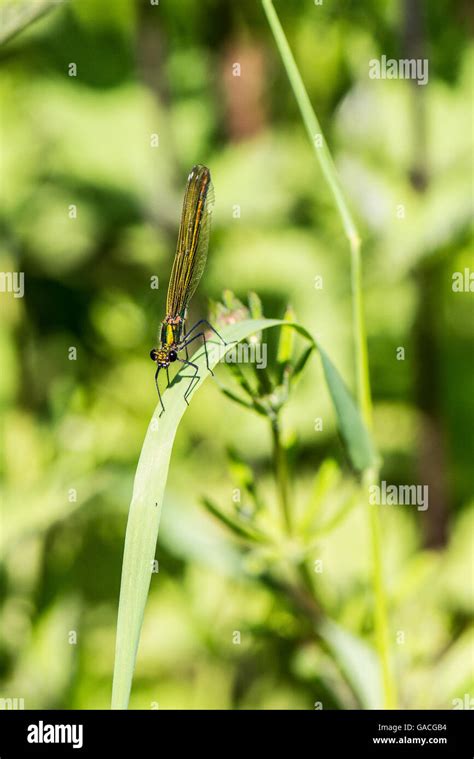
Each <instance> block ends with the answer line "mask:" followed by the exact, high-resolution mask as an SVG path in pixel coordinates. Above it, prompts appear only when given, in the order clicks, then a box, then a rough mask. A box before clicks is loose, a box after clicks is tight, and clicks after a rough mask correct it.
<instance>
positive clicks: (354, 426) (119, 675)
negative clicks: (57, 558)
mask: <svg viewBox="0 0 474 759" xmlns="http://www.w3.org/2000/svg"><path fill="white" fill-rule="evenodd" d="M283 324H284V325H285V326H288V322H285V321H282V320H280V319H252V320H248V321H243V322H238V323H236V324H233V325H229V326H227V327H225V328H224V329H223V330H222V336H223V338H224V339H225V340H226V341H227V342H228V343H231V341H240V340H244V339H246V338H247V337H249V336H250V335H252V334H253V333H255V332H259V331H261V330H264V329H268V328H269V327H276V326H281V325H283ZM292 326H293V327H294V329H295V330H296V331H297V332H298V333H299V334H301V335H302V336H303V337H305V338H306V339H307V340H309V341H310V343H312V344H313V345H316V343H315V341H314V339H313V338H312V337H311V335H310V334H309V333H308V332H307V331H306V330H305V329H304V328H303V327H301V326H300V325H299V324H293V325H292ZM232 347H233V343H232V344H228V345H227V346H225V347H224V346H222V345H219V344H217V343H214V342H212V343H211V342H209V341H208V354H209V365H210V366H211V367H215V366H216V364H217V363H218V360H219V357H220V356H222V355H223V354H224V353H225V352H227V350H230V349H231V348H232ZM321 355H322V356H324V359H323V366H325V367H326V368H325V376H326V380H327V381H328V385H329V389H330V393H331V397H332V398H333V401H335V399H337V403H336V402H334V406H335V410H336V414H337V416H338V424H339V428H340V430H341V434H342V437H343V439H344V440H345V442H346V445H347V446H348V451H349V453H350V455H351V456H354V457H355V459H356V461H360V460H364V456H367V444H366V436H367V435H368V432H367V430H366V429H365V427H364V423H363V421H362V419H361V417H360V415H359V412H358V410H357V407H356V405H355V403H354V401H353V400H352V399H351V397H350V395H349V392H348V391H347V389H346V387H345V385H344V382H343V381H342V379H341V378H340V376H339V375H338V373H337V370H336V369H335V367H334V366H333V365H332V364H330V362H329V358H328V356H327V355H326V354H325V353H324V352H322V351H321ZM192 361H193V362H195V363H196V364H197V365H198V367H199V381H198V382H197V383H196V384H195V387H194V390H193V391H192V393H191V396H193V395H194V393H195V392H196V391H197V389H198V388H199V387H200V385H201V384H202V383H203V382H204V381H205V380H206V379H207V377H209V376H210V375H209V372H208V371H207V368H206V361H205V354H204V350H203V348H200V349H199V350H198V351H197V353H196V354H195V355H194V356H193V358H192ZM328 367H330V369H329V370H328ZM184 373H185V374H187V372H184ZM188 382H189V379H183V378H182V377H180V375H178V376H177V378H176V379H175V380H174V381H173V384H172V385H171V387H170V388H168V389H167V390H166V391H165V393H164V394H163V400H164V403H165V407H166V412H165V413H164V414H163V415H162V416H161V418H160V417H159V413H160V406H159V405H157V407H156V409H155V412H154V414H153V417H152V419H151V422H150V425H149V427H148V431H147V434H146V436H145V441H144V443H143V447H142V451H141V454H140V459H139V462H138V467H137V471H136V475H135V482H134V485H133V494H132V501H131V504H130V510H129V515H128V522H127V530H126V536H125V548H124V556H123V564H122V581H121V586H120V600H119V611H118V620H117V639H116V650H115V666H114V680H113V688H112V708H113V709H126V708H127V706H128V700H129V697H130V690H131V685H132V679H133V670H134V667H135V659H136V654H137V650H138V643H139V640H140V632H141V626H142V621H143V615H144V612H145V605H146V599H147V596H148V591H149V587H150V581H151V574H152V562H153V559H154V557H155V550H156V542H157V538H158V530H159V525H160V516H161V508H162V504H163V496H164V491H165V485H166V479H167V476H168V468H169V462H170V457H171V451H172V449H173V443H174V438H175V435H176V431H177V428H178V425H179V422H180V420H181V417H182V416H183V414H184V412H185V411H186V409H187V406H186V403H185V401H184V397H183V396H184V390H185V389H186V387H187V383H188ZM150 384H151V387H152V383H150ZM351 404H352V405H351ZM341 414H347V415H348V419H349V423H347V422H346V419H345V418H343V417H342V416H341ZM358 446H361V449H362V450H363V451H364V453H363V454H359V453H358V451H357V448H358ZM353 463H354V462H353Z"/></svg>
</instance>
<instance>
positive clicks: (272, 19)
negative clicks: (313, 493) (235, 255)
mask: <svg viewBox="0 0 474 759" xmlns="http://www.w3.org/2000/svg"><path fill="white" fill-rule="evenodd" d="M262 5H263V9H264V11H265V14H266V16H267V19H268V23H269V25H270V28H271V30H272V33H273V36H274V38H275V42H276V44H277V47H278V50H279V53H280V56H281V59H282V61H283V65H284V67H285V70H286V73H287V75H288V79H289V80H290V84H291V87H292V89H293V93H294V95H295V98H296V101H297V103H298V107H299V109H300V112H301V116H302V119H303V122H304V124H305V127H306V131H307V132H308V136H309V139H310V141H311V144H312V145H313V149H314V151H315V153H316V157H317V159H318V162H319V165H320V167H321V171H322V173H323V175H324V178H325V180H326V182H327V184H328V187H329V189H330V191H331V193H332V196H333V199H334V203H335V205H336V208H337V210H338V212H339V215H340V217H341V223H342V226H343V228H344V232H345V235H346V237H347V239H348V241H349V246H350V253H351V294H352V314H353V342H354V355H355V374H356V388H357V400H358V403H359V407H360V409H361V413H362V416H363V419H364V421H365V423H366V425H367V427H368V428H369V430H370V429H371V428H372V402H371V392H370V378H369V362H368V351H367V337H366V330H365V319H364V305H363V293H362V265H361V255H360V236H359V232H358V230H357V226H356V224H355V222H354V219H353V217H352V213H351V211H350V209H349V206H348V205H347V202H346V199H345V197H344V193H343V190H342V186H341V183H340V180H339V176H338V174H337V171H336V167H335V165H334V161H333V159H332V156H331V153H330V151H329V148H328V147H327V144H326V140H325V139H324V135H323V133H322V130H321V126H320V124H319V120H318V118H317V116H316V114H315V112H314V110H313V107H312V105H311V101H310V99H309V96H308V93H307V91H306V88H305V86H304V83H303V80H302V78H301V74H300V72H299V70H298V67H297V65H296V61H295V59H294V57H293V54H292V52H291V49H290V46H289V44H288V41H287V39H286V36H285V33H284V31H283V28H282V26H281V24H280V20H279V18H278V16H277V13H276V11H275V9H274V7H273V4H272V1H271V0H262ZM377 479H378V472H377V471H376V470H370V472H366V473H364V483H365V484H366V485H367V483H370V482H376V481H377ZM364 492H367V490H366V489H364ZM367 507H368V511H369V527H370V537H371V544H372V584H373V592H374V598H375V618H374V627H375V639H376V645H377V649H378V653H379V659H380V665H381V670H382V680H383V690H384V706H385V708H386V709H393V708H396V690H395V683H394V680H393V675H392V669H391V663H390V637H389V632H388V631H389V625H388V614H387V601H386V596H385V588H384V581H383V566H382V541H381V525H380V514H379V511H378V510H377V509H375V508H371V507H370V506H369V504H367Z"/></svg>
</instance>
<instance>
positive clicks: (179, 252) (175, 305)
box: [150, 165, 226, 416]
mask: <svg viewBox="0 0 474 759" xmlns="http://www.w3.org/2000/svg"><path fill="white" fill-rule="evenodd" d="M213 205H214V190H213V186H212V182H211V174H210V172H209V169H207V168H206V167H205V166H200V165H198V166H194V168H193V169H192V170H191V173H190V174H189V176H188V182H187V185H186V192H185V194H184V201H183V211H182V214H181V224H180V227H179V234H178V244H177V246H176V254H175V257H174V262H173V268H172V270H171V277H170V281H169V285H168V295H167V298H166V316H165V318H164V319H163V321H162V323H161V332H160V347H159V348H153V349H152V350H151V351H150V358H151V359H152V360H153V361H154V362H155V363H156V365H157V369H156V373H155V384H156V389H157V391H158V397H159V399H160V403H161V413H160V416H161V414H162V413H163V411H164V410H165V407H164V405H163V400H162V397H161V393H160V387H159V384H158V375H159V373H160V370H161V369H166V376H167V380H168V386H169V383H170V380H169V365H170V364H172V363H174V362H175V361H179V362H181V363H182V364H185V365H186V366H189V367H190V368H191V369H192V370H193V374H190V375H184V376H186V377H189V378H190V383H189V385H188V387H187V388H186V391H185V393H184V400H185V401H186V403H187V404H188V405H189V401H188V397H189V394H190V393H191V391H192V389H193V387H194V385H195V383H196V382H197V381H198V380H199V374H198V371H199V367H198V365H197V364H194V363H193V362H192V361H189V355H188V345H189V344H190V343H192V342H194V340H197V339H198V338H199V337H202V339H203V344H204V351H205V356H206V365H207V368H208V369H209V371H210V372H211V374H213V373H214V372H213V371H212V369H211V368H210V366H209V357H208V353H207V343H206V335H205V332H204V328H205V327H207V329H209V330H211V331H212V332H214V334H215V335H217V337H218V338H219V339H220V340H221V341H222V343H223V344H224V345H225V344H226V342H225V340H224V339H223V338H222V337H221V336H220V335H219V333H218V332H217V330H215V329H214V327H212V326H211V325H210V324H209V322H208V321H207V319H200V320H199V321H198V322H196V323H195V324H194V325H193V327H191V329H190V330H189V331H188V332H187V331H186V316H187V310H188V304H189V301H190V299H191V297H192V296H193V295H194V292H195V290H196V287H197V286H198V283H199V280H200V279H201V276H202V273H203V271H204V266H205V264H206V258H207V249H208V246H209V234H210V229H211V212H212V208H213ZM199 327H201V329H200V330H198V328H199ZM196 330H198V331H196ZM182 350H184V351H185V355H186V358H181V357H180V356H179V355H178V354H179V353H180V351H182ZM181 376H183V375H181Z"/></svg>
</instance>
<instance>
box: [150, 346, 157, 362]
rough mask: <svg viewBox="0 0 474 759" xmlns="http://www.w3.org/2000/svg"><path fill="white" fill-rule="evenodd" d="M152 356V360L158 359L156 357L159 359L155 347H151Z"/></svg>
mask: <svg viewBox="0 0 474 759" xmlns="http://www.w3.org/2000/svg"><path fill="white" fill-rule="evenodd" d="M150 358H151V360H152V361H156V359H157V355H156V350H155V348H152V349H151V351H150Z"/></svg>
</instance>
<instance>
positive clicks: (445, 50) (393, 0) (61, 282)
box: [0, 0, 474, 709]
mask: <svg viewBox="0 0 474 759" xmlns="http://www.w3.org/2000/svg"><path fill="white" fill-rule="evenodd" d="M6 5H7V3H5V2H4V3H3V5H2V10H3V11H5V6H6ZM8 5H11V4H8ZM275 7H276V9H277V11H278V13H279V15H280V19H281V21H282V24H283V26H284V28H285V31H286V33H287V35H288V38H289V42H290V44H291V47H292V49H293V52H294V54H295V57H296V60H297V63H298V66H299V67H300V71H301V74H302V76H303V79H304V81H305V84H306V86H307V88H308V91H309V95H310V98H311V101H312V104H313V106H314V108H315V110H316V113H317V114H318V116H319V117H320V120H321V123H322V127H323V129H324V131H325V134H326V137H327V139H328V142H329V145H330V146H331V150H332V151H333V155H334V157H335V161H336V164H337V167H338V169H339V172H340V176H341V179H342V183H343V185H344V187H345V188H346V192H347V196H348V199H349V202H350V204H351V206H352V208H353V209H354V212H355V214H356V217H357V219H358V222H359V225H360V229H361V232H362V237H363V261H364V292H365V297H366V314H367V327H368V337H369V353H370V368H371V379H372V386H373V395H374V404H375V409H374V411H375V437H376V441H377V445H378V447H379V450H380V452H381V454H382V456H383V469H382V478H383V479H385V480H387V482H389V483H395V484H399V483H400V484H404V483H421V484H428V486H429V489H430V490H429V497H430V507H429V509H428V511H426V512H419V511H417V510H416V509H414V508H412V507H389V506H387V507H382V508H383V513H382V519H383V539H384V561H385V570H386V581H387V589H388V597H389V606H390V620H391V642H392V644H393V658H394V664H395V669H396V674H397V680H398V685H399V690H400V704H401V706H402V707H403V708H453V705H455V704H456V703H457V702H453V699H458V698H459V699H461V700H462V699H463V698H464V696H465V694H471V695H473V694H474V690H473V687H474V683H473V675H472V661H473V628H472V610H473V609H472V607H473V595H472V582H473V563H472V555H473V554H472V535H473V530H474V517H473V510H472V488H471V485H472V450H471V449H470V445H469V443H470V438H471V436H472V428H473V422H474V397H473V394H472V373H470V369H471V368H472V364H471V361H472V340H473V331H474V326H473V325H474V320H473V318H472V294H471V293H469V292H453V289H452V275H453V272H456V271H459V272H464V269H465V268H466V267H471V269H472V268H474V262H473V257H472V238H471V228H470V214H471V211H472V208H471V201H470V197H471V180H472V146H471V133H472V116H471V113H472V111H471V106H472V64H473V48H472V43H471V41H470V38H469V29H470V27H472V22H473V11H472V8H469V6H468V4H467V3H464V2H454V0H440V2H437V3H428V2H424V3H423V2H420V3H416V2H411V1H409V0H406V2H401V1H400V0H383V1H382V2H380V1H378V0H377V2H376V1H375V0H363V1H362V2H355V1H353V2H350V1H349V0H338V1H336V2H334V3H329V2H328V3H324V4H323V5H321V6H320V5H315V4H314V3H313V2H310V1H309V0H307V2H304V3H290V4H288V3H283V2H278V0H277V2H276V4H275ZM5 18H6V17H5V16H4V19H5ZM381 55H386V56H387V57H393V58H396V59H399V58H407V57H426V58H428V59H429V84H428V85H427V86H426V87H423V86H417V85H416V83H413V82H409V81H402V80H371V79H370V78H369V76H368V66H369V60H370V59H372V58H379V57H380V56H381ZM71 63H74V64H76V66H77V75H76V76H70V75H69V74H70V73H71V68H70V64H71ZM235 63H239V64H240V76H234V75H233V72H235V68H233V67H234V64H235ZM0 98H1V101H0V102H1V117H2V118H1V120H2V125H1V153H2V169H1V175H2V188H1V203H0V224H1V240H0V270H1V271H2V272H9V271H21V272H24V274H25V296H24V298H14V297H13V295H12V294H11V293H8V292H2V293H0V304H1V331H0V366H1V372H0V402H1V404H2V411H3V415H2V416H3V429H2V438H3V440H2V443H3V450H2V460H1V461H2V464H1V466H2V491H3V492H2V521H1V537H2V554H1V568H0V604H1V606H0V613H1V622H0V625H1V627H0V677H1V684H0V697H17V698H24V702H25V707H26V708H33V709H35V708H62V709H70V708H108V706H109V702H110V690H111V675H112V668H113V657H114V645H115V622H116V611H117V602H118V592H119V584H120V571H121V558H122V550H123V538H124V532H125V526H126V518H127V509H128V505H129V501H130V496H131V488H132V483H133V475H134V471H135V467H136V463H137V459H138V455H139V452H140V447H141V443H142V440H143V437H144V434H145V431H146V428H147V424H148V422H149V419H150V416H151V413H152V411H153V408H154V406H155V403H156V394H155V389H154V385H153V372H154V369H153V365H152V364H151V362H150V359H149V357H148V352H149V350H150V348H151V347H152V346H153V345H154V344H155V338H156V333H157V329H158V324H159V321H160V319H161V318H162V316H163V312H164V300H165V292H166V285H167V282H168V276H169V271H170V267H171V261H172V256H173V253H174V249H175V244H176V236H177V225H178V222H179V215H180V210H181V202H182V194H183V190H184V184H185V180H186V177H187V174H188V172H189V170H190V168H191V167H192V166H193V164H195V163H199V162H200V163H205V164H206V165H208V166H209V167H210V169H211V172H212V176H213V180H214V186H215V192H216V206H215V210H214V220H213V231H212V235H211V244H210V253H209V259H208V265H207V268H206V272H205V275H204V277H203V280H202V281H201V284H200V286H199V289H198V292H197V293H196V296H195V298H194V300H193V304H192V312H191V318H190V323H192V321H193V319H194V318H195V319H197V318H200V317H202V316H203V315H205V314H206V312H207V301H208V298H214V299H217V298H219V297H220V294H221V292H222V290H223V289H224V288H230V289H231V290H233V291H234V292H235V293H236V295H237V296H238V297H239V298H241V299H242V300H245V299H246V296H247V293H248V291H250V290H252V291H255V292H257V293H258V294H259V296H260V297H261V299H262V302H263V305H264V311H265V314H266V316H269V317H280V316H281V315H282V313H283V311H284V309H285V307H286V305H287V304H288V303H291V304H292V306H293V308H294V309H295V311H296V314H297V318H298V320H299V321H300V322H301V323H302V324H303V325H304V326H305V327H307V328H308V329H309V330H310V331H312V332H313V333H314V334H316V335H317V336H318V337H319V340H320V341H321V343H322V345H323V346H325V348H326V350H327V351H328V352H329V354H330V355H331V357H332V359H333V361H334V362H335V363H336V365H337V366H338V367H339V369H340V370H341V372H342V373H343V375H344V376H345V377H346V378H347V381H348V383H349V384H351V385H352V381H351V378H352V376H353V356H352V342H351V340H352V337H351V304H350V271H349V258H348V251H347V244H346V241H345V239H344V237H343V234H342V230H341V225H340V220H339V218H338V216H337V214H336V212H335V210H334V208H333V205H332V203H331V199H330V196H329V193H328V189H327V187H326V185H325V183H324V181H323V179H322V176H321V173H320V170H319V167H318V165H317V163H316V160H315V157H314V153H313V151H312V147H311V145H309V143H308V141H307V136H306V133H305V131H304V128H303V126H302V123H301V119H300V116H299V113H298V111H297V106H296V104H295V101H294V97H293V94H292V92H291V89H290V87H289V84H288V81H287V79H286V76H285V73H284V70H283V67H282V65H281V61H280V59H279V57H278V54H277V51H276V49H275V46H274V42H273V38H272V36H271V34H270V31H269V29H268V26H267V23H266V20H265V17H264V14H263V11H262V8H261V5H260V3H258V2H255V1H254V0H239V2H237V1H236V0H235V1H234V2H226V1H225V0H200V2H197V1H196V0H180V2H179V3H176V2H175V3H166V2H163V1H162V2H160V4H159V5H158V6H154V5H152V4H151V3H149V2H146V1H145V0H143V1H142V2H133V1H132V0H115V1H114V2H113V3H106V4H105V3H101V2H100V0H71V2H67V3H64V4H63V5H61V6H58V7H57V8H54V9H53V10H52V11H51V12H49V13H47V14H46V15H44V16H43V17H42V18H40V19H39V20H37V21H35V22H34V23H32V24H31V25H29V26H28V28H26V29H25V30H23V31H22V32H21V34H18V35H16V36H14V37H12V38H11V39H10V40H8V41H6V42H5V43H4V44H3V46H2V47H1V48H0ZM153 135H158V146H153V144H152V143H153V137H152V136H153ZM71 206H75V208H76V211H77V213H76V217H75V218H71ZM72 216H74V211H73V213H72ZM155 275H157V276H158V277H159V281H160V288H159V290H158V291H156V290H153V289H151V288H150V278H151V277H153V276H155ZM317 277H322V278H323V280H322V281H323V287H322V289H318V288H316V287H315V278H317ZM71 347H75V348H76V349H77V360H69V358H68V356H69V349H70V348H71ZM399 347H404V349H405V359H404V360H397V349H398V348H399ZM227 375H228V371H227V370H226V368H225V367H220V368H219V377H220V379H221V380H222V381H226V380H227V379H228V376H227ZM319 417H320V418H322V419H323V420H324V426H323V430H322V431H315V419H316V418H319ZM284 423H285V434H286V436H287V439H288V440H289V441H291V446H292V456H293V478H294V482H295V486H294V487H295V496H294V499H295V509H297V508H298V505H297V504H298V502H299V503H301V502H302V501H303V500H304V496H305V494H307V493H308V492H310V491H311V489H312V488H313V487H314V480H315V477H316V478H319V479H318V480H317V481H318V482H319V486H318V487H319V490H318V497H319V498H320V499H321V505H320V508H321V509H322V510H323V512H324V514H326V515H328V516H330V515H331V514H332V513H333V510H334V509H336V510H337V508H338V507H339V505H340V504H341V503H346V502H347V503H350V502H351V499H352V500H353V497H354V492H355V481H354V478H353V476H352V474H351V472H350V470H349V467H348V464H347V461H346V458H345V456H344V453H343V451H342V448H341V445H340V442H339V439H338V436H337V431H336V429H335V426H334V414H333V411H332V408H331V405H330V401H329V397H328V394H327V391H326V389H325V387H324V384H323V381H322V374H321V371H320V367H319V364H318V361H317V359H316V358H314V357H313V358H312V360H311V362H310V364H309V365H308V367H307V369H306V370H305V372H304V375H303V377H302V380H301V382H300V384H299V385H298V387H297V388H296V390H295V392H294V393H293V394H292V396H291V400H290V402H289V403H288V406H287V408H286V409H285V414H284ZM289 445H290V443H289ZM229 448H232V449H233V450H234V451H237V453H238V455H239V456H241V457H242V458H243V459H244V460H245V461H246V462H248V463H249V464H250V465H251V466H252V467H253V468H254V470H255V471H256V472H257V475H258V477H257V479H258V483H259V487H260V488H261V491H262V492H263V493H264V494H265V498H266V499H267V501H268V502H269V503H270V504H272V501H273V500H275V495H274V485H273V482H272V474H271V466H270V460H269V451H270V439H269V436H268V433H267V429H266V426H265V424H264V422H263V420H262V419H261V418H259V417H258V416H256V415H251V414H249V413H247V412H245V410H242V409H241V408H239V406H237V405H235V404H232V403H231V402H230V401H229V400H227V399H226V398H225V397H224V396H223V395H222V394H221V393H220V392H219V389H218V387H217V385H216V383H214V382H212V381H208V382H206V383H205V385H204V387H203V388H202V390H200V392H199V394H198V395H197V396H196V397H195V398H194V400H193V402H192V404H191V407H190V409H189V411H188V413H187V414H186V415H185V417H184V420H183V423H182V425H181V427H180V429H179V431H178V436H177V439H176V445H175V450H174V453H173V456H172V464H171V470H170V475H169V481H168V487H167V493H166V496H165V503H164V511H163V520H162V526H161V530H160V537H159V543H158V548H157V559H158V560H159V573H158V574H154V575H153V577H152V586H151V592H150V598H149V603H148V606H147V611H146V615H145V622H144V630H143V635H142V640H141V645H140V649H139V655H138V660H137V668H136V676H135V683H134V688H133V692H132V699H131V707H132V708H144V709H149V708H156V706H157V704H159V708H164V709H166V708H202V709H213V708H223V709H240V708H255V709H269V708H283V709H294V708H307V709H308V708H309V709H312V708H314V704H315V703H316V702H321V703H322V705H323V707H324V708H340V709H344V708H350V707H353V706H357V705H358V703H357V700H356V699H355V697H354V694H353V692H352V691H351V690H350V688H349V687H348V685H347V683H346V682H345V680H344V678H343V677H342V676H341V672H340V669H339V667H338V662H337V659H335V658H334V656H332V655H331V654H330V653H328V651H327V650H326V649H325V648H324V646H322V645H321V644H320V642H319V641H318V640H316V639H315V637H314V636H313V635H312V633H311V629H310V627H309V626H308V625H307V624H306V623H305V620H304V617H303V616H301V615H298V614H296V613H295V612H294V610H293V609H292V607H291V606H290V605H289V604H288V603H287V600H286V599H285V598H284V596H282V595H281V593H278V592H276V590H275V589H272V587H271V586H270V585H268V584H265V583H263V582H262V581H261V578H260V576H259V573H258V570H257V568H256V564H258V562H259V561H269V562H272V561H273V562H277V563H280V564H284V562H285V561H286V560H287V557H284V556H279V557H276V558H275V557H273V558H263V559H262V558H261V557H260V558H259V559H258V560H257V559H256V557H252V556H250V557H249V555H248V554H247V553H246V552H243V551H242V550H241V549H240V548H239V546H238V545H237V543H236V542H235V541H234V540H233V539H232V538H231V537H230V535H229V533H228V532H227V531H226V530H225V529H223V528H222V527H221V526H220V525H219V524H218V523H217V522H216V520H214V519H213V518H212V517H211V516H210V515H208V514H207V512H206V511H205V510H204V509H203V507H202V504H201V499H202V498H203V497H205V496H206V497H209V498H212V499H213V500H216V501H218V502H220V503H221V504H227V506H228V508H229V510H231V509H232V508H233V502H232V494H233V490H234V488H235V487H236V481H235V471H234V470H235V467H232V466H229V460H228V455H227V450H228V449H229ZM470 499H471V500H470ZM470 506H471V508H470ZM316 537H317V536H316ZM310 558H311V559H322V560H323V561H324V571H323V572H321V573H320V574H317V575H316V576H315V592H316V595H317V598H318V602H319V603H320V605H321V607H322V608H323V609H324V612H325V614H326V615H327V616H328V617H329V618H331V619H332V620H334V621H336V622H337V623H338V624H339V625H340V626H341V627H342V628H344V629H345V630H347V631H350V632H351V634H352V635H354V636H356V637H357V638H359V639H363V640H366V641H367V642H371V641H372V608H373V599H372V591H371V586H370V548H369V542H368V526H367V516H366V514H365V512H364V508H363V506H361V505H360V504H356V505H355V506H354V507H353V508H347V509H346V513H345V517H344V519H342V520H340V521H339V522H338V523H337V526H336V527H335V528H334V529H333V530H331V531H330V532H328V533H327V534H325V535H323V536H321V539H320V541H319V542H318V545H317V550H316V552H315V554H314V556H311V557H310ZM235 631H239V632H240V633H241V643H240V645H235V644H234V642H233V640H234V638H233V635H234V632H235ZM71 632H72V633H73V634H71ZM401 632H402V633H404V634H403V635H400V633H401ZM74 633H76V636H75V635H74Z"/></svg>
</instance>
